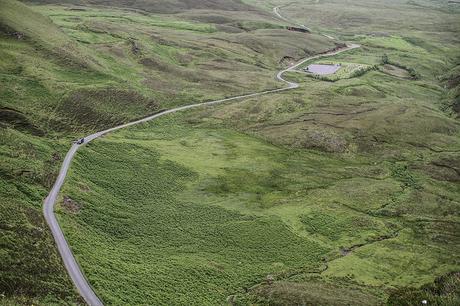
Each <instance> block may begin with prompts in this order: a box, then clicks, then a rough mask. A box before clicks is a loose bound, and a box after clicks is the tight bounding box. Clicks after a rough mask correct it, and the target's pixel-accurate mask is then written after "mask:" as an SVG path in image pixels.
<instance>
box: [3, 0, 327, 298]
mask: <svg viewBox="0 0 460 306" xmlns="http://www.w3.org/2000/svg"><path fill="white" fill-rule="evenodd" d="M222 14H224V13H222ZM226 20H227V22H228V25H226V26H225V27H222V26H217V25H216V24H213V23H206V22H200V21H196V20H192V19H191V18H189V17H181V16H178V15H177V16H175V15H174V16H163V15H150V14H146V13H142V12H136V11H131V10H129V11H127V10H118V9H100V8H92V7H87V8H85V9H84V10H74V9H73V8H69V7H65V6H40V5H39V6H36V5H25V4H23V3H19V2H17V1H12V0H2V1H0V133H1V138H0V139H1V141H0V148H1V150H0V151H1V153H0V160H1V162H0V185H1V188H0V199H1V200H0V209H1V221H0V224H1V227H2V229H3V230H4V231H2V248H1V250H2V251H1V252H0V254H1V255H0V262H1V269H0V271H1V277H0V294H2V297H4V300H2V303H6V304H16V303H21V304H22V303H24V304H30V303H34V304H49V303H57V304H62V303H75V302H78V301H80V299H79V298H78V297H77V294H76V293H75V291H74V289H72V285H71V283H70V281H69V279H68V277H67V275H66V273H65V270H64V268H63V266H62V264H61V261H60V258H59V256H58V254H57V251H56V250H55V249H54V247H53V245H54V243H53V240H52V237H51V236H50V234H49V232H48V229H47V226H46V224H45V223H44V220H43V217H42V214H41V207H42V201H43V199H44V197H45V196H46V194H47V193H48V191H49V189H50V188H51V186H52V184H53V182H54V180H55V178H56V175H57V171H58V169H59V166H60V164H61V162H62V158H63V156H64V154H65V152H66V150H67V149H68V148H69V146H70V142H71V140H73V139H75V138H77V137H80V136H82V135H84V134H86V133H90V132H92V131H95V130H99V129H103V128H108V127H111V126H114V125H116V124H118V123H122V122H127V121H130V120H133V119H136V118H140V117H144V116H146V115H148V114H152V113H154V112H157V111H158V110H160V109H164V108H169V107H172V106H174V105H180V104H187V103H196V102H199V101H204V100H208V99H211V98H220V97H225V96H230V95H236V94H241V93H244V92H251V91H253V90H262V89H266V88H276V87H277V86H280V84H278V83H277V82H276V81H274V80H273V79H272V76H273V74H274V73H275V71H276V70H277V69H278V63H279V61H280V59H281V58H282V57H283V56H284V55H286V56H289V57H295V58H300V57H302V56H304V55H305V54H309V53H311V54H312V53H316V52H322V51H324V50H327V49H329V48H331V47H333V46H334V45H333V44H331V43H330V42H328V41H327V40H326V39H323V38H321V37H319V36H316V37H315V36H312V37H311V39H309V40H303V41H299V40H298V39H296V37H299V36H298V35H296V34H295V33H286V31H284V30H282V29H280V26H279V25H277V24H276V21H275V23H273V24H271V23H270V22H268V23H262V22H260V20H263V16H261V15H259V14H258V13H257V12H254V13H246V14H245V16H244V17H243V18H242V16H239V18H238V19H235V20H233V19H231V18H227V19H226ZM240 23H241V24H252V25H253V26H252V28H251V29H245V30H243V29H241V28H240V27H239V26H240ZM279 39H283V40H285V41H289V42H290V46H289V47H288V48H286V46H284V45H283V44H281V43H280V42H279ZM268 46H270V48H268ZM260 52H263V54H261V53H260ZM235 63H236V64H235ZM217 68H218V69H217ZM242 72H245V73H244V75H242V77H236V76H237V75H240V74H242ZM171 80H174V82H172V81H171Z"/></svg>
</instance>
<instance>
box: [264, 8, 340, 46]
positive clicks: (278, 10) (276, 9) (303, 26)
mask: <svg viewBox="0 0 460 306" xmlns="http://www.w3.org/2000/svg"><path fill="white" fill-rule="evenodd" d="M288 5H289V4H286V5H282V6H276V7H274V8H273V14H275V15H276V17H278V18H279V19H281V20H283V21H286V22H288V23H290V24H293V25H295V26H297V27H299V28H302V29H305V30H307V31H308V32H312V31H311V29H310V28H309V27H307V26H306V25H304V24H299V23H296V22H295V21H292V20H291V19H289V18H287V17H284V16H283V15H281V12H280V9H281V7H283V6H288ZM319 34H320V35H323V36H324V37H326V38H329V39H331V40H334V39H335V38H334V37H332V36H330V35H327V34H322V33H319Z"/></svg>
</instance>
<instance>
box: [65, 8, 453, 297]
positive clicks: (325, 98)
mask: <svg viewBox="0 0 460 306" xmlns="http://www.w3.org/2000/svg"><path fill="white" fill-rule="evenodd" d="M324 5H328V3H327V2H326V3H325V4H324ZM360 5H361V7H360V9H359V10H358V11H360V12H363V13H364V12H367V11H368V10H369V11H372V9H371V8H369V7H368V6H366V5H364V4H362V3H361V4H357V6H360ZM392 5H393V6H390V8H387V10H389V11H391V10H393V11H396V10H398V8H400V5H401V4H400V3H399V4H398V3H396V2H392ZM402 7H403V8H404V10H401V11H402V13H401V14H402V16H401V15H397V16H399V17H400V18H403V20H405V22H408V23H412V25H413V28H412V32H410V31H406V32H404V33H402V34H396V33H395V34H393V35H391V36H387V35H383V36H380V35H377V36H375V35H374V36H372V35H365V34H369V33H367V32H364V33H363V30H362V29H361V28H360V27H359V26H356V27H355V26H354V25H353V22H352V20H355V19H348V20H345V21H344V20H342V21H341V22H343V23H345V22H346V25H347V30H348V31H349V33H347V34H349V35H350V36H349V37H353V38H354V39H355V41H357V42H359V43H361V44H362V45H363V48H361V49H359V50H354V51H351V52H349V53H344V54H341V55H339V56H336V57H335V58H333V59H331V60H333V61H343V62H353V63H362V64H368V65H375V64H379V63H380V61H381V59H382V56H383V55H384V54H387V56H388V57H389V59H390V60H391V61H392V62H396V63H399V64H401V65H405V66H407V67H411V68H413V69H415V71H417V73H419V74H420V78H419V79H418V80H401V79H399V78H395V77H392V76H390V75H387V74H384V73H382V72H380V71H371V72H369V73H367V74H365V75H363V76H361V77H359V78H354V79H348V80H339V81H337V82H336V83H334V84H331V83H328V82H321V81H318V80H311V79H308V78H302V77H299V76H296V77H297V78H298V79H299V80H302V81H303V82H304V86H303V87H302V88H300V89H298V90H296V91H295V92H292V93H288V94H282V95H275V96H270V97H268V96H267V97H261V98H258V99H252V100H249V101H246V102H243V103H236V104H228V105H225V106H219V107H216V108H211V109H206V110H197V111H193V112H189V113H188V114H187V116H185V115H174V116H171V117H168V118H163V119H161V120H159V121H157V122H154V123H152V124H149V125H147V126H143V127H138V128H134V129H130V130H127V131H122V132H120V133H117V134H114V135H112V136H110V137H107V138H106V139H104V140H101V141H100V142H99V143H95V144H91V145H90V146H88V147H87V148H85V149H84V151H83V152H82V154H81V155H80V156H79V157H78V159H77V162H76V164H75V168H74V169H75V170H74V171H73V172H72V176H71V180H70V181H69V182H68V184H66V187H65V190H64V192H63V195H67V196H70V197H71V198H72V199H74V200H75V201H76V203H78V205H80V206H81V207H82V210H81V211H80V212H78V213H76V214H75V213H70V212H68V211H66V210H65V209H61V211H60V218H61V220H62V222H63V224H64V225H65V228H66V233H68V234H69V235H73V238H72V243H73V245H74V248H75V251H76V252H77V254H79V256H80V257H81V258H82V262H83V263H84V265H86V266H85V269H86V270H87V271H88V275H89V276H90V278H91V280H92V282H93V283H95V284H97V285H96V286H97V287H96V288H97V290H98V292H100V293H101V294H102V296H103V297H104V298H105V299H107V300H108V301H109V302H114V303H116V302H117V301H119V299H121V298H122V296H123V294H124V293H125V291H126V292H127V296H126V298H127V300H126V301H125V302H131V303H135V302H136V301H137V298H139V296H141V297H142V298H143V299H148V300H149V301H152V302H157V301H162V300H163V299H168V300H173V301H175V302H176V303H182V304H190V303H193V302H197V304H200V303H201V304H206V303H209V304H216V303H220V302H223V301H224V300H225V299H226V298H227V297H228V296H230V295H235V296H234V297H230V298H229V299H230V300H232V301H234V302H235V303H240V304H248V303H257V304H305V303H306V304H308V303H310V304H315V305H318V304H340V303H342V304H343V303H349V304H350V303H351V304H357V305H358V304H363V303H364V304H376V303H384V302H385V301H386V300H387V298H388V297H390V299H389V300H388V301H389V302H391V303H401V301H404V303H407V304H409V305H410V304H411V303H415V302H414V299H416V300H417V301H418V300H421V299H422V298H428V300H429V301H430V303H433V304H435V303H438V304H440V305H441V304H443V303H450V302H451V301H454V304H455V301H456V299H457V300H458V281H456V280H455V279H454V280H451V278H452V277H451V276H446V278H447V279H448V280H447V281H446V284H447V285H446V286H447V287H448V288H447V289H445V290H444V289H442V290H436V289H430V288H432V287H433V288H434V287H436V286H438V285H427V286H425V287H423V288H422V289H416V288H418V287H420V286H421V285H423V284H425V283H431V282H433V281H434V279H435V278H436V277H437V276H440V275H443V274H446V273H448V272H450V271H454V270H458V269H459V266H458V260H459V258H458V256H457V255H456V254H458V251H459V250H458V234H457V233H458V230H459V219H458V213H457V212H458V208H459V205H460V203H459V202H458V198H459V195H460V190H459V188H458V186H459V185H458V182H459V181H460V177H459V175H458V171H459V160H460V157H459V148H460V143H459V135H460V126H459V123H458V120H457V119H455V117H454V116H453V115H452V114H450V113H449V112H447V111H446V110H445V107H444V106H445V101H444V100H443V99H445V98H446V94H448V92H447V91H445V90H444V88H443V85H444V83H442V82H444V81H443V78H442V77H441V76H442V75H444V74H445V72H446V71H448V70H449V69H451V68H452V67H454V66H455V63H456V61H457V55H456V54H455V50H456V49H455V48H456V47H457V46H458V42H457V41H456V40H455V38H454V37H453V36H449V35H448V34H449V33H450V31H451V29H452V27H451V25H450V23H453V24H454V23H455V22H456V21H455V20H456V19H455V18H454V17H455V15H453V14H454V13H452V12H449V13H446V12H443V11H439V10H438V9H437V8H435V9H426V11H425V13H426V14H427V16H428V17H429V18H430V19H433V18H434V19H436V20H447V21H446V22H445V23H444V25H446V27H445V28H443V27H439V28H436V29H435V30H436V31H438V32H437V34H436V35H435V34H433V33H430V31H429V30H427V29H426V28H425V25H424V23H423V22H417V21H419V20H420V19H414V17H413V16H414V14H415V13H414V8H413V7H407V6H406V5H402ZM337 10H338V8H337V7H336V8H335V11H337ZM344 10H348V9H347V8H344ZM297 11H298V12H299V13H298V14H300V13H301V12H305V10H297ZM297 11H296V13H297ZM317 11H321V10H320V9H317ZM390 16H391V14H390ZM379 18H380V17H379ZM411 18H412V19H411ZM417 18H418V17H417ZM390 19H391V18H390ZM379 20H380V19H377V21H378V22H376V23H372V30H382V31H383V29H387V23H389V22H391V20H390V21H388V20H385V21H386V22H384V23H382V22H381V20H380V21H379ZM421 20H423V19H421ZM331 22H332V21H331ZM397 26H398V25H396V24H392V25H391V27H389V30H391V31H395V32H396V31H397V30H398V29H395V27H397ZM366 31H367V30H366ZM333 34H335V33H333ZM355 34H357V35H356V36H354V35H355ZM358 34H359V35H358ZM401 35H404V36H401ZM420 37H423V38H424V40H423V41H422V40H420V39H419V38H420ZM449 37H450V38H449ZM440 45H441V46H442V47H439V46H440ZM453 73H455V70H453ZM448 79H450V80H455V77H452V76H450V77H448ZM440 81H442V82H440ZM451 83H452V84H450V85H454V86H455V82H451ZM119 152H122V153H123V154H119ZM107 156H109V157H110V158H106V157H107ZM115 164H116V165H120V164H121V165H124V166H123V167H118V168H116V167H115ZM111 165H113V168H112V169H114V170H107V169H108V168H109V167H110V166H111ZM132 167H135V168H136V171H135V174H136V175H135V180H134V177H133V171H131V169H132ZM114 176H116V177H117V178H118V180H113V177H114ZM127 194H129V196H126V195H127ZM107 199H110V201H107ZM112 203H116V205H112ZM101 216H104V218H103V219H102V220H101ZM152 220H154V222H152ZM243 220H244V221H243ZM235 223H236V224H237V225H235ZM163 224H165V225H163ZM205 225H207V226H205ZM248 226H249V227H251V230H248V229H247V228H248ZM255 229H257V230H255ZM285 229H288V230H285ZM81 231H86V232H85V234H84V235H78V236H77V235H76V233H80V232H81ZM260 232H263V233H265V234H264V235H260V234H259V233H260ZM267 233H268V234H267ZM280 235H282V236H280ZM235 237H238V238H235ZM267 237H271V238H272V239H271V240H269V241H266V240H265V239H266V238H267ZM280 237H282V238H280ZM90 241H97V243H98V245H100V247H98V248H89V247H88V245H89V242H90ZM286 241H287V242H288V243H287V244H286V243H285V242H286ZM294 241H296V242H294ZM292 248H295V249H292ZM303 248H306V249H303ZM114 249H115V250H116V251H115V252H111V251H113V250H114ZM139 249H142V250H143V251H142V252H139ZM307 249H308V251H306V250H307ZM312 250H313V251H312ZM109 252H110V254H109ZM296 252H305V253H302V256H300V257H298V256H299V254H298V253H296ZM116 254H125V255H126V256H125V257H123V258H120V257H117V255H116ZM267 254H269V256H268V257H265V256H266V255H267ZM126 258H130V260H126ZM100 261H102V262H103V266H104V267H105V268H104V269H98V270H95V269H93V268H92V267H93V266H94V264H95V263H96V262H100ZM239 265H241V266H242V267H241V268H240V267H239ZM114 267H116V268H114ZM172 267H173V268H172ZM140 274H141V276H139V275H140ZM267 275H272V276H273V278H274V281H270V280H267V279H266V278H267ZM121 276H122V277H123V278H124V280H125V283H126V284H131V283H134V284H135V285H134V287H135V288H136V289H134V288H129V289H124V288H123V287H120V286H119V284H118V283H117V281H116V280H117V279H118V278H119V277H121ZM155 279H160V280H161V282H159V283H157V282H155V281H152V280H155ZM127 286H128V285H127ZM406 287H409V288H410V287H413V288H415V289H407V288H406ZM125 288H127V287H125ZM137 288H146V289H145V290H144V289H139V291H137V290H138V289H137ZM424 288H428V289H424ZM395 289H397V290H395ZM133 292H135V293H133ZM211 292H212V293H211ZM215 292H216V293H215ZM344 296H346V297H348V298H349V300H346V299H344V298H343V297H344ZM163 301H164V300H163ZM395 301H396V302H395ZM417 303H418V302H417Z"/></svg>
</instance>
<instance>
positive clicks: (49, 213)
mask: <svg viewBox="0 0 460 306" xmlns="http://www.w3.org/2000/svg"><path fill="white" fill-rule="evenodd" d="M358 47H359V45H354V44H352V45H349V46H347V47H345V48H342V49H339V50H336V51H333V52H328V53H324V54H320V55H316V56H311V57H308V58H305V59H304V60H302V61H300V62H298V63H297V64H295V65H292V66H290V67H288V68H287V69H284V70H281V71H280V72H278V74H277V75H276V78H277V79H278V80H280V81H282V82H284V83H286V84H287V86H286V87H284V88H278V89H272V90H266V91H261V92H256V93H252V94H246V95H240V96H235V97H230V98H225V99H220V100H215V101H209V102H203V103H196V104H191V105H185V106H181V107H177V108H173V109H169V110H166V111H163V112H161V113H157V114H155V115H152V116H149V117H146V118H143V119H140V120H136V121H133V122H129V123H126V124H122V125H119V126H116V127H113V128H110V129H107V130H104V131H100V132H97V133H94V134H91V135H88V136H86V137H85V144H86V143H88V142H90V141H92V140H94V139H96V138H98V137H100V136H102V135H104V134H107V133H109V132H113V131H116V130H119V129H122V128H126V127H129V126H132V125H136V124H139V123H142V122H147V121H150V120H153V119H155V118H158V117H161V116H164V115H167V114H170V113H175V112H178V111H182V110H186V109H189V108H195V107H199V106H207V105H214V104H219V103H223V102H227V101H232V100H240V99H245V98H252V97H256V96H261V95H265V94H270V93H277V92H282V91H286V90H290V89H294V88H297V87H299V84H298V83H295V82H290V81H288V80H286V79H284V78H283V74H284V73H285V72H288V71H291V70H294V69H295V68H297V67H298V66H300V65H302V64H303V63H305V62H306V61H309V60H312V59H316V58H320V57H325V56H332V55H336V54H339V53H341V52H344V51H348V50H351V49H354V48H358ZM80 146H81V145H78V144H73V145H72V147H71V148H70V150H69V151H68V152H67V154H66V157H65V159H64V162H63V164H62V166H61V169H60V171H59V175H58V177H57V179H56V182H55V183H54V186H53V188H52V189H51V191H50V193H49V195H48V196H47V197H46V198H45V201H44V206H43V213H44V216H45V220H46V222H47V223H48V226H49V228H50V229H51V233H52V234H53V237H54V240H55V241H56V245H57V248H58V250H59V253H60V255H61V257H62V260H63V261H64V265H65V267H66V269H67V272H68V273H69V275H70V277H71V279H72V281H73V283H74V285H75V287H76V288H77V290H78V292H79V293H80V295H81V296H82V297H83V298H84V300H85V301H86V303H87V304H88V305H90V306H100V305H103V304H102V301H101V300H100V299H99V298H98V297H97V295H96V294H95V293H94V290H93V289H92V288H91V286H90V284H89V283H88V281H87V279H86V278H85V276H84V274H83V272H82V270H81V269H80V266H79V265H78V263H77V261H76V260H75V257H74V256H73V253H72V251H71V249H70V247H69V244H68V243H67V240H66V239H65V237H64V234H63V232H62V229H61V228H60V226H59V223H58V221H57V219H56V216H55V214H54V205H55V203H56V200H57V197H58V194H59V191H60V189H61V187H62V185H63V183H64V180H65V177H66V175H67V171H68V170H69V167H70V163H71V161H72V159H73V157H74V156H75V153H76V152H77V150H78V148H79V147H80Z"/></svg>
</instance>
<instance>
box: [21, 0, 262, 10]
mask: <svg viewBox="0 0 460 306" xmlns="http://www.w3.org/2000/svg"><path fill="white" fill-rule="evenodd" d="M28 2H32V3H42V4H51V3H60V4H62V3H67V4H75V5H82V4H86V5H88V4H93V5H105V6H114V7H129V8H133V9H140V10H145V11H148V12H155V13H176V12H180V11H184V10H190V9H211V10H224V11H247V10H253V9H254V8H253V7H252V6H250V5H247V4H244V3H243V2H241V1H240V0H86V1H83V0H32V1H28Z"/></svg>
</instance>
